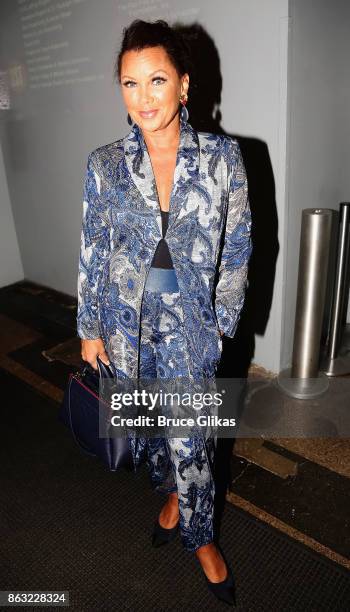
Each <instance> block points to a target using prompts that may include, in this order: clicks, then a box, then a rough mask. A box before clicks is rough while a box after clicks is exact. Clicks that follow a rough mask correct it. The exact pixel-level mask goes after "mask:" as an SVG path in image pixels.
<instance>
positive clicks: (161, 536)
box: [152, 520, 179, 548]
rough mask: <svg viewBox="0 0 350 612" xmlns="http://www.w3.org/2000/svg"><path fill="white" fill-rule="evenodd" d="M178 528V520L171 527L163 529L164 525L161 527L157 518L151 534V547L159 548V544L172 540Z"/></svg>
mask: <svg viewBox="0 0 350 612" xmlns="http://www.w3.org/2000/svg"><path fill="white" fill-rule="evenodd" d="M178 529H179V522H177V524H176V525H175V527H172V528H171V529H165V527H162V526H161V524H160V523H159V521H158V520H157V521H156V523H155V525H154V529H153V534H152V546H153V548H159V546H162V545H163V544H168V542H171V541H172V540H174V539H175V537H176V534H177V532H178Z"/></svg>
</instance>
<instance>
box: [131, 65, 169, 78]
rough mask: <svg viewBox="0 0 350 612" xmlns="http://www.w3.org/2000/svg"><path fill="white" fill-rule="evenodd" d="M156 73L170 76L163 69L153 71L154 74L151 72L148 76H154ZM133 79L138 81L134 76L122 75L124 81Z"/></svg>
mask: <svg viewBox="0 0 350 612" xmlns="http://www.w3.org/2000/svg"><path fill="white" fill-rule="evenodd" d="M156 72H165V74H168V73H167V71H166V70H163V68H159V70H153V72H151V73H150V74H149V75H148V76H150V77H151V76H152V74H155V73H156ZM126 78H127V79H133V80H134V81H136V79H135V78H134V77H132V76H129V75H128V74H123V75H122V79H126Z"/></svg>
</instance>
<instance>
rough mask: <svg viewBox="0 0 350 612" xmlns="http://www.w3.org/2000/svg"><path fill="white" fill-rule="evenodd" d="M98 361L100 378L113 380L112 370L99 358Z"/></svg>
mask: <svg viewBox="0 0 350 612" xmlns="http://www.w3.org/2000/svg"><path fill="white" fill-rule="evenodd" d="M96 361H97V368H98V373H99V377H100V378H113V372H112V370H111V368H110V367H109V366H108V365H106V364H105V363H103V361H101V359H100V358H99V357H98V356H97V357H96Z"/></svg>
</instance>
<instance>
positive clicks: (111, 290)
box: [77, 20, 252, 604]
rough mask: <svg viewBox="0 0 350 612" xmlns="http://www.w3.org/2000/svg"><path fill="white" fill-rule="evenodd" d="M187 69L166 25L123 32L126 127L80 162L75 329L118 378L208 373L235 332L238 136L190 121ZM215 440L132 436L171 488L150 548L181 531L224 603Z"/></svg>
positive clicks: (155, 476) (241, 209)
mask: <svg viewBox="0 0 350 612" xmlns="http://www.w3.org/2000/svg"><path fill="white" fill-rule="evenodd" d="M188 66H189V63H188V54H187V49H186V45H185V43H184V41H183V40H182V38H181V36H180V34H179V33H178V32H177V31H176V30H174V29H172V28H171V27H169V26H168V24H167V23H166V22H164V21H161V20H158V21H157V22H155V23H147V22H144V21H141V20H136V21H134V22H133V23H132V24H131V25H130V26H129V28H128V29H126V30H124V37H123V41H122V46H121V50H120V52H119V55H118V58H117V62H116V75H117V77H118V81H119V84H120V86H121V90H122V95H123V99H124V103H125V106H126V110H127V112H128V121H129V124H131V125H132V129H131V131H130V132H129V134H127V136H125V137H124V138H122V139H120V140H117V141H114V142H112V143H110V144H107V145H104V146H101V147H99V148H97V149H95V150H94V151H93V152H92V153H90V155H89V158H88V164H87V172H86V181H85V189H84V212H83V227H82V235H81V252H80V261H79V279H78V315H77V329H78V335H79V336H80V338H82V358H83V360H85V361H87V362H89V363H90V364H91V365H92V366H93V367H94V368H96V367H97V362H96V357H97V356H99V357H100V358H101V359H102V361H104V362H105V363H111V364H112V365H113V367H114V370H115V373H116V374H117V375H118V376H120V377H125V378H138V377H150V378H157V377H158V378H175V377H176V378H178V377H181V376H188V377H194V378H196V377H204V378H207V377H209V378H210V377H212V376H215V372H216V368H217V365H218V362H219V360H220V356H221V350H222V339H221V336H222V335H224V334H225V335H226V336H228V337H231V338H232V337H233V336H234V334H235V331H236V327H237V324H238V320H239V316H240V311H241V309H242V306H243V302H244V294H245V289H246V285H247V266H248V260H249V257H250V254H251V250H252V246H251V238H250V229H251V217H250V208H249V202H248V188H247V179H246V174H245V169H244V164H243V160H242V156H241V153H240V149H239V145H238V142H237V141H236V140H235V139H232V138H230V137H228V136H223V135H220V136H218V135H214V134H209V133H204V132H196V131H195V130H194V129H193V128H192V127H191V125H190V124H189V123H188V120H187V119H188V113H187V109H186V107H185V104H186V101H187V99H188V95H189V85H190V82H189V69H188ZM165 236H166V239H165ZM218 267H219V278H218V283H217V285H216V287H214V277H215V273H216V270H217V268H218ZM214 297H215V300H214V303H213V298H214ZM214 444H215V443H214V440H213V438H209V439H208V440H204V441H203V440H199V439H197V438H196V439H194V438H191V437H190V438H186V439H180V438H175V439H173V438H172V439H164V438H150V439H148V440H146V439H144V438H138V439H137V438H136V439H135V438H130V446H131V450H132V454H133V459H134V465H135V469H136V467H137V466H138V465H139V464H140V462H141V460H142V458H144V459H145V461H146V464H147V466H148V469H149V473H150V477H151V482H152V485H153V487H154V488H155V489H156V490H157V491H160V492H162V493H165V494H167V501H166V503H165V505H164V507H163V508H162V511H161V513H160V515H159V517H158V520H157V522H156V526H155V529H154V532H153V545H154V546H159V545H161V544H164V543H166V542H169V541H170V540H172V539H173V537H174V536H175V534H176V531H177V529H178V528H180V532H181V537H182V541H183V544H184V547H185V549H186V550H189V551H192V552H195V554H196V556H197V558H198V560H199V562H200V563H201V566H202V569H203V572H204V575H205V578H206V580H207V584H208V586H209V588H210V590H211V591H212V592H213V593H214V594H215V595H216V596H217V597H218V598H221V599H223V600H224V601H227V602H228V603H230V604H232V603H233V601H234V593H233V580H232V573H231V570H230V568H229V567H228V566H227V565H226V563H225V560H224V559H223V556H222V554H221V553H220V550H219V549H218V547H217V546H216V544H215V543H214V541H213V507H214V493H215V489H214V481H213V457H214V450H215V447H214Z"/></svg>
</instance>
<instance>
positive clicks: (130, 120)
mask: <svg viewBox="0 0 350 612" xmlns="http://www.w3.org/2000/svg"><path fill="white" fill-rule="evenodd" d="M127 119H128V124H129V125H132V119H131V117H130V115H129V113H128V117H127Z"/></svg>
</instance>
